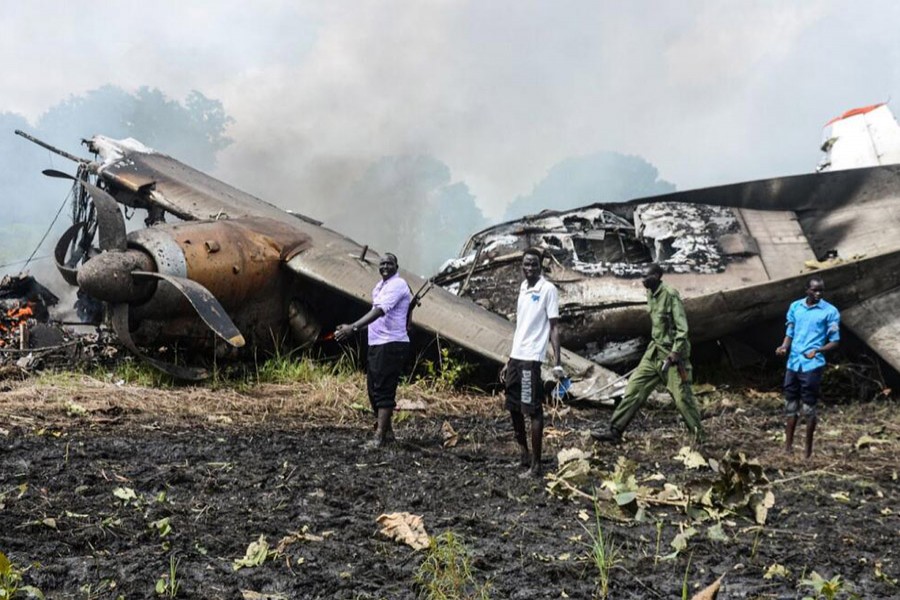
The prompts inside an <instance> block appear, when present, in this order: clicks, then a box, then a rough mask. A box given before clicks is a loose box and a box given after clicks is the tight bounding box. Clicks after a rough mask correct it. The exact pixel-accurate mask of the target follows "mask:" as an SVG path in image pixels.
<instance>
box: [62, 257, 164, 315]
mask: <svg viewBox="0 0 900 600" xmlns="http://www.w3.org/2000/svg"><path fill="white" fill-rule="evenodd" d="M155 270H156V268H155V265H154V264H153V259H152V258H151V257H150V256H148V255H147V254H146V253H144V252H142V251H140V250H127V251H125V252H104V253H102V254H98V255H97V256H95V257H93V258H91V259H90V260H88V261H87V262H86V263H84V265H82V266H81V268H80V269H78V286H79V287H80V288H81V289H82V290H84V292H85V293H86V294H88V295H89V296H91V297H92V298H96V299H97V300H103V301H104V302H112V303H118V302H137V301H140V300H143V299H145V298H148V297H149V296H150V294H151V293H152V291H153V286H154V284H153V282H140V283H139V282H136V281H135V280H134V278H133V277H132V276H131V272H132V271H155Z"/></svg>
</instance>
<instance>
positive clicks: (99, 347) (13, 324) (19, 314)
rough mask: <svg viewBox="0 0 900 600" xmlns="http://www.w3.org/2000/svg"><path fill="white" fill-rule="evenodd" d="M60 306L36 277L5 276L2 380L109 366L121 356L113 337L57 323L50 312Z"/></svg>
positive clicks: (0, 284)
mask: <svg viewBox="0 0 900 600" xmlns="http://www.w3.org/2000/svg"><path fill="white" fill-rule="evenodd" d="M58 303H59V298H57V297H56V295H54V294H53V293H52V292H51V291H50V290H48V289H47V288H46V287H44V286H43V285H41V284H40V283H38V281H37V280H35V278H34V277H32V276H31V275H27V274H24V273H21V274H18V275H6V276H5V277H4V278H3V280H2V281H0V368H2V374H3V375H2V377H0V378H4V377H8V376H10V375H12V374H14V373H18V374H20V375H21V374H23V373H27V372H30V371H34V370H38V369H43V368H48V367H53V366H62V367H65V368H71V367H72V366H73V365H78V364H98V363H107V362H109V360H110V359H112V358H113V357H115V356H116V355H118V354H119V350H118V344H117V343H116V338H115V336H114V335H113V334H112V333H111V332H109V331H106V330H103V329H95V328H91V329H90V331H83V332H78V331H75V330H74V329H73V328H70V327H64V326H63V324H62V323H59V322H57V321H54V320H53V318H52V315H51V313H50V307H53V306H56V305H57V304H58Z"/></svg>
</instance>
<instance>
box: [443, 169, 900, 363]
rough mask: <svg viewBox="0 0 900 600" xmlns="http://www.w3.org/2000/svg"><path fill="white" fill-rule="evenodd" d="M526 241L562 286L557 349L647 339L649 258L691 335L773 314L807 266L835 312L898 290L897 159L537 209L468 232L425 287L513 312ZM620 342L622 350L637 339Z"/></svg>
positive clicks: (794, 294)
mask: <svg viewBox="0 0 900 600" xmlns="http://www.w3.org/2000/svg"><path fill="white" fill-rule="evenodd" d="M528 247H539V248H542V249H543V250H544V251H545V254H546V255H547V257H548V259H547V261H546V262H545V276H546V277H547V278H548V279H550V280H551V281H553V282H554V283H555V284H556V285H557V286H558V288H559V290H560V317H561V318H560V325H561V335H562V343H563V344H564V345H566V346H568V347H571V348H573V349H576V350H579V351H580V352H582V353H583V354H585V355H586V356H589V357H590V358H592V359H594V360H596V361H597V362H600V363H601V364H604V363H605V364H615V363H616V362H620V360H621V358H622V356H621V355H620V354H621V353H619V354H617V353H616V352H612V353H610V352H606V351H605V350H608V349H609V348H610V347H611V346H613V345H617V344H621V343H622V342H625V341H628V340H634V338H638V337H640V336H646V335H647V334H648V333H649V327H650V321H649V318H648V316H647V312H646V290H644V288H643V287H642V286H641V282H640V277H639V274H640V272H641V268H642V267H643V266H644V265H646V264H648V263H650V262H658V263H660V264H661V265H662V266H663V268H664V270H665V272H666V274H665V281H666V282H667V283H669V284H671V285H672V286H673V287H675V288H676V289H678V290H679V291H680V293H681V295H682V297H683V298H684V300H685V308H686V310H687V313H688V318H689V321H690V332H691V337H692V339H693V340H695V341H705V340H712V339H717V338H720V337H722V336H725V335H727V334H729V333H732V332H735V331H738V330H741V329H744V328H747V327H750V326H752V325H754V324H756V323H759V322H760V321H764V320H768V319H773V318H779V317H781V316H783V315H784V313H785V311H786V309H787V306H788V304H789V303H790V302H791V301H792V300H795V299H797V298H799V297H801V296H802V295H803V290H804V289H805V287H806V280H807V279H808V278H809V276H810V271H811V270H812V269H817V270H819V271H821V274H822V275H823V276H824V277H825V278H826V281H827V283H828V298H829V301H832V302H834V303H835V304H837V305H838V306H839V307H840V306H842V305H843V306H852V305H854V304H856V303H857V302H859V301H861V300H865V299H867V298H871V297H873V296H876V295H878V294H881V293H883V292H886V291H888V290H891V289H893V288H895V287H897V286H898V285H900V167H897V166H896V165H894V166H885V167H875V168H871V169H857V170H855V171H840V172H833V173H823V174H814V175H802V176H797V177H787V178H781V179H774V180H764V181H759V182H748V183H744V184H734V185H729V186H722V187H719V188H707V189H703V190H694V191H687V192H677V193H673V194H667V195H665V196H659V197H656V198H648V199H642V200H636V201H632V202H628V203H622V204H596V205H591V206H587V207H584V208H580V209H574V210H569V211H559V212H556V211H545V212H543V213H541V214H538V215H533V216H529V217H525V218H523V219H520V220H517V221H512V222H508V223H503V224H500V225H497V226H494V227H492V228H489V229H487V230H484V231H482V232H479V233H477V234H475V235H474V236H472V238H470V240H469V241H468V243H467V245H466V247H465V248H464V249H463V251H462V253H461V255H460V257H459V258H458V259H456V260H453V261H450V262H448V263H447V265H445V267H444V268H443V270H442V271H441V273H440V274H439V275H438V276H437V278H436V281H437V282H438V283H439V284H440V285H442V286H444V287H445V288H446V289H448V290H450V291H452V292H454V293H457V294H460V295H462V296H468V297H470V298H472V299H474V300H475V301H476V302H478V303H479V304H481V305H482V306H485V307H486V308H488V309H490V310H492V311H494V312H497V313H500V314H502V315H504V316H506V317H507V318H510V319H512V318H513V317H514V313H515V308H516V296H517V292H518V289H519V284H520V283H521V281H522V272H521V266H520V263H521V256H522V251H523V250H525V249H526V248H528ZM829 256H836V257H837V258H836V259H833V260H828V257H829ZM619 347H622V348H625V350H623V351H625V352H627V353H629V354H630V357H631V358H633V357H634V354H635V352H639V351H640V350H641V349H642V344H641V343H638V342H635V343H630V344H626V345H625V346H619Z"/></svg>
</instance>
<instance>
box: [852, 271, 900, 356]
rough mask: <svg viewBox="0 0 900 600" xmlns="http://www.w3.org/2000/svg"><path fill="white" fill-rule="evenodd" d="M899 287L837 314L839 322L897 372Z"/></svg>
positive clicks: (899, 331)
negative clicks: (839, 315) (839, 317)
mask: <svg viewBox="0 0 900 600" xmlns="http://www.w3.org/2000/svg"><path fill="white" fill-rule="evenodd" d="M898 302H900V288H895V289H893V290H890V291H887V292H884V293H883V294H879V295H878V296H873V297H872V298H869V299H868V300H864V301H862V302H860V303H859V304H857V305H855V306H852V307H850V308H849V309H846V310H842V311H841V323H843V324H844V325H845V326H846V327H847V328H848V329H850V331H852V332H853V333H855V334H856V335H857V336H858V337H859V338H860V339H862V341H864V342H865V343H866V344H867V345H868V346H869V347H870V348H872V350H874V351H875V352H877V353H878V355H879V356H880V357H881V358H883V359H884V360H885V362H887V363H888V364H889V365H891V366H892V367H894V368H895V369H897V371H900V314H898V313H897V303H898Z"/></svg>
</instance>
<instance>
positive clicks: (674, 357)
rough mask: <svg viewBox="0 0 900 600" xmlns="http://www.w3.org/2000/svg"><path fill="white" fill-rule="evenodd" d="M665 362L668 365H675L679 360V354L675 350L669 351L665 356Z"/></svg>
mask: <svg viewBox="0 0 900 600" xmlns="http://www.w3.org/2000/svg"><path fill="white" fill-rule="evenodd" d="M666 362H667V363H669V364H670V365H677V364H678V363H680V362H681V355H680V354H678V353H677V352H669V355H668V356H667V357H666Z"/></svg>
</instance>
